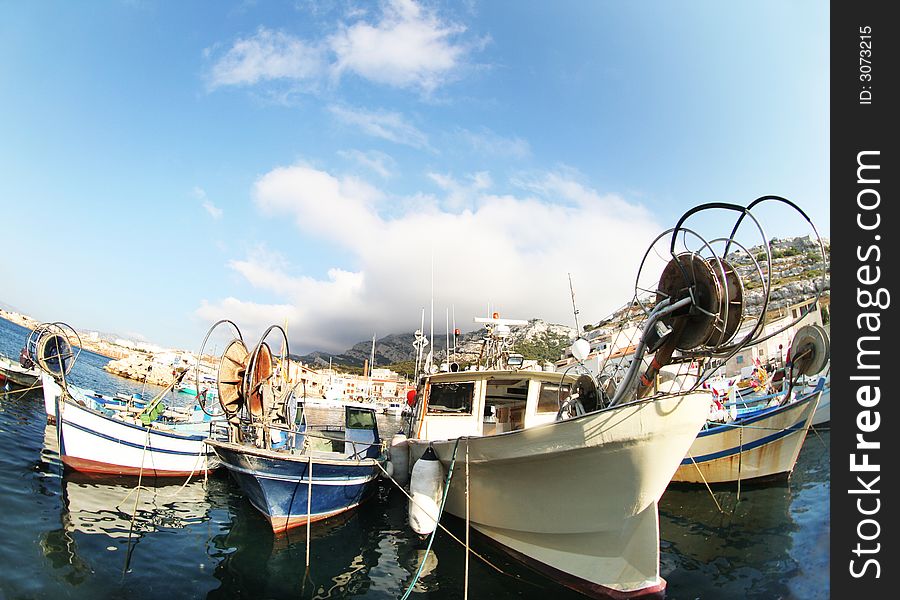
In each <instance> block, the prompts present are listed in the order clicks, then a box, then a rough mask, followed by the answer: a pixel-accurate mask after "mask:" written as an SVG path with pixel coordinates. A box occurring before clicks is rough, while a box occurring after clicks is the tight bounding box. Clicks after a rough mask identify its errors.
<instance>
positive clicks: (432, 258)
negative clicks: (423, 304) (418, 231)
mask: <svg viewBox="0 0 900 600" xmlns="http://www.w3.org/2000/svg"><path fill="white" fill-rule="evenodd" d="M428 339H429V340H431V341H432V342H434V247H432V248H431V334H430V335H429V336H428ZM428 355H429V357H430V358H431V360H426V361H425V364H426V365H427V366H428V370H429V371H431V365H432V364H433V363H434V345H432V346H431V349H430V350H429V351H428Z"/></svg>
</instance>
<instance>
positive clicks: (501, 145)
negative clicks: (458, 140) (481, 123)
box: [460, 128, 531, 158]
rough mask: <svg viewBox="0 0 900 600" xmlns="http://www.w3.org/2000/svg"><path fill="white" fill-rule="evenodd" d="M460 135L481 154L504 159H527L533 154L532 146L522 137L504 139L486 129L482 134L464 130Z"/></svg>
mask: <svg viewBox="0 0 900 600" xmlns="http://www.w3.org/2000/svg"><path fill="white" fill-rule="evenodd" d="M460 135H461V136H462V138H463V139H464V140H465V141H466V142H467V143H468V144H469V145H470V146H471V147H472V149H473V150H475V151H476V152H478V153H479V154H484V155H487V156H499V157H504V158H526V157H527V156H529V155H530V154H531V146H530V145H529V144H528V142H527V141H526V140H524V139H522V138H520V137H504V136H502V135H499V134H497V133H494V132H493V131H491V130H490V129H486V128H485V129H482V130H481V131H480V132H475V131H469V130H468V129H462V130H460Z"/></svg>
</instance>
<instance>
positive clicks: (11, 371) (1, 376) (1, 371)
mask: <svg viewBox="0 0 900 600" xmlns="http://www.w3.org/2000/svg"><path fill="white" fill-rule="evenodd" d="M7 383H9V384H11V385H15V386H18V387H40V383H41V376H40V373H39V372H38V371H36V370H34V369H26V368H24V367H22V366H20V365H18V364H16V363H14V362H12V361H11V360H9V359H7V358H5V357H0V385H6V384H7Z"/></svg>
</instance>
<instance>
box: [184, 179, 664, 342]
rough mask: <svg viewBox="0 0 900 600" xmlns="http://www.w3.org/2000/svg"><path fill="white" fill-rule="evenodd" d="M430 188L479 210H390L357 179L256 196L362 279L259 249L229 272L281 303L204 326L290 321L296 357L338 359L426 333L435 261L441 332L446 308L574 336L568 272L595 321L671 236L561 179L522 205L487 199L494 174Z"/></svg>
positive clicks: (436, 203) (435, 203) (615, 200)
mask: <svg viewBox="0 0 900 600" xmlns="http://www.w3.org/2000/svg"><path fill="white" fill-rule="evenodd" d="M432 180H433V181H435V182H437V183H440V182H443V184H444V189H445V190H446V192H447V194H448V195H451V194H452V193H453V186H454V185H456V186H464V187H466V188H467V189H468V193H469V194H470V195H471V197H472V202H471V204H470V205H469V206H468V207H464V208H461V209H459V210H451V209H449V208H446V207H444V205H445V204H447V203H448V201H447V199H446V198H434V197H432V196H428V195H425V194H420V195H417V196H416V197H414V198H403V199H399V200H398V201H397V202H396V203H395V202H394V200H393V199H392V200H391V202H390V206H388V203H387V202H386V199H385V194H384V193H382V192H380V191H379V190H377V189H376V188H375V187H373V186H371V185H369V184H367V183H366V182H363V181H360V180H357V179H353V178H341V177H337V176H334V175H332V174H330V173H327V172H325V171H321V170H317V169H314V168H312V167H309V166H306V165H296V166H291V167H282V168H278V169H274V170H272V171H271V172H269V173H267V174H266V175H264V176H263V177H261V178H260V180H259V181H258V182H257V184H256V189H255V202H256V204H257V205H258V206H259V207H260V208H261V209H263V210H264V211H265V212H266V213H268V214H272V215H274V216H279V215H280V216H289V217H292V218H294V219H295V221H296V223H297V227H298V229H299V230H300V231H301V233H302V234H304V235H309V234H314V235H317V236H320V237H322V238H323V239H325V240H326V241H327V242H329V243H331V244H337V245H338V246H340V247H341V248H342V249H343V250H344V251H346V252H347V253H348V254H349V255H351V256H352V260H353V264H354V270H353V271H347V270H342V269H339V268H337V266H336V265H332V269H331V270H330V271H328V274H327V277H323V278H313V277H309V276H305V275H304V276H296V275H291V274H290V273H289V272H288V271H289V269H288V266H287V263H286V261H284V259H283V258H281V257H279V256H277V255H272V254H271V253H267V252H264V251H259V250H257V251H254V252H253V253H251V255H250V256H249V257H248V258H246V259H243V260H237V261H233V262H232V263H231V267H232V268H233V269H234V270H235V271H236V272H237V273H239V274H240V275H241V276H242V277H243V278H244V279H245V280H246V281H247V282H248V283H249V284H251V285H252V286H254V287H256V288H257V289H259V290H260V293H268V294H275V295H276V297H277V298H279V302H278V303H277V304H272V305H267V304H254V303H253V302H249V301H244V300H238V299H235V298H227V299H225V300H223V301H221V302H218V303H215V304H204V305H203V306H202V307H201V308H200V309H199V310H198V315H200V316H201V317H203V318H206V319H213V318H215V317H221V316H229V317H232V318H234V319H235V320H237V321H238V322H239V324H241V323H242V322H246V323H248V324H253V325H254V326H255V327H259V328H261V327H263V326H264V325H265V324H267V323H268V324H271V323H280V322H281V319H284V318H288V319H289V320H290V323H291V325H290V331H291V336H292V343H293V349H294V350H295V351H300V352H306V351H309V350H313V349H325V350H332V351H341V350H344V349H346V348H347V347H349V346H350V345H351V344H353V343H355V342H357V341H359V340H360V339H362V338H363V337H365V332H370V331H373V330H374V331H377V332H378V335H379V336H381V335H386V334H388V333H395V332H404V331H412V330H413V329H415V328H416V327H417V326H418V318H419V314H420V310H421V307H422V306H426V305H428V303H429V299H430V296H431V261H432V253H433V256H434V268H435V276H434V277H435V278H434V286H435V290H434V291H435V307H436V309H437V313H438V315H436V322H437V323H438V324H440V325H441V326H440V327H436V329H438V330H442V327H443V324H442V313H443V312H444V310H445V308H446V307H448V306H450V305H453V306H454V307H455V310H456V315H457V324H458V325H461V326H462V327H463V328H464V329H471V328H473V327H474V325H472V324H471V323H472V322H471V319H472V318H473V317H476V316H483V315H482V313H483V312H484V311H485V306H486V305H487V303H488V302H491V303H492V305H493V306H494V307H495V308H496V309H497V310H500V311H501V313H502V314H503V315H504V316H507V317H511V318H531V317H540V318H545V319H548V320H551V321H555V322H560V323H566V324H571V323H572V316H571V301H570V298H569V287H568V277H567V274H568V273H571V274H572V278H573V281H574V283H575V290H576V293H577V295H578V302H579V310H580V311H581V314H582V315H583V316H582V320H583V321H585V322H587V321H590V320H595V321H596V320H599V319H600V318H602V317H604V316H606V314H607V313H608V312H609V311H611V310H612V309H613V308H616V307H618V306H620V305H621V304H622V303H624V302H626V301H628V300H629V299H630V297H631V294H632V286H633V284H634V277H635V274H636V269H637V266H638V262H639V260H640V257H641V255H642V253H643V251H644V249H645V248H646V246H647V244H648V243H649V242H650V241H651V240H652V238H653V237H654V236H655V235H656V234H657V233H659V232H660V231H661V227H659V226H658V225H657V224H656V223H655V222H654V220H653V217H652V215H651V214H650V213H649V212H648V211H646V210H645V209H644V208H643V207H641V206H637V205H633V204H630V203H628V202H626V201H625V200H623V199H622V198H619V197H617V196H614V195H604V194H600V193H599V192H597V191H596V190H593V189H591V188H590V187H589V186H587V185H585V184H583V183H581V182H578V181H576V180H574V179H573V178H572V177H571V174H568V173H565V172H555V173H544V174H540V175H534V176H532V177H531V178H530V179H529V180H528V181H529V186H530V188H531V189H530V190H529V192H528V193H526V194H525V195H521V196H519V195H515V196H514V195H496V194H490V193H488V191H489V187H488V186H489V185H491V181H490V176H489V175H488V174H486V173H477V174H473V175H470V176H468V177H467V178H465V179H464V183H459V182H457V181H456V179H454V178H452V177H450V176H447V175H443V176H433V177H432ZM544 195H547V197H548V198H549V197H553V200H552V201H548V200H546V199H544V198H543V196H544ZM398 205H401V206H404V207H405V210H404V211H398V210H397V208H396V207H397V206H398ZM388 209H390V214H391V216H385V215H386V214H388Z"/></svg>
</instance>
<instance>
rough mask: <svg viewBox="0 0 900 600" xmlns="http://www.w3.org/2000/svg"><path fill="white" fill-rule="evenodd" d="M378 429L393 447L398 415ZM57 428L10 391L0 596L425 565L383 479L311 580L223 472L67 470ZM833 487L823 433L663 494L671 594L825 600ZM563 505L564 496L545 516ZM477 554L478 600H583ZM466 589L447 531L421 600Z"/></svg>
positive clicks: (102, 375)
mask: <svg viewBox="0 0 900 600" xmlns="http://www.w3.org/2000/svg"><path fill="white" fill-rule="evenodd" d="M28 333H29V331H28V330H27V329H23V328H22V327H19V326H17V325H14V324H12V323H9V322H7V321H5V320H2V319H0V351H2V352H3V353H4V354H6V355H7V356H9V357H11V358H13V359H16V358H17V357H18V355H19V350H20V349H21V347H22V345H23V344H24V342H25V338H26V337H27V335H28ZM107 361H108V359H107V358H105V357H102V356H99V355H96V354H92V353H90V352H83V353H82V354H81V356H80V357H79V359H78V361H77V363H76V364H75V367H74V368H73V370H72V373H71V375H70V379H71V381H72V382H73V383H75V384H77V385H80V386H82V387H87V388H91V389H94V390H96V391H98V392H102V393H109V394H111V393H114V392H116V391H124V392H127V393H129V394H130V393H134V392H141V391H143V392H144V394H145V396H149V395H152V394H154V393H157V392H158V391H160V388H156V387H151V386H142V385H141V384H140V383H136V382H133V381H128V380H125V379H121V378H118V377H115V376H113V375H109V374H107V373H106V372H105V371H103V370H102V367H103V365H104V364H105V363H106V362H107ZM334 418H335V420H336V422H337V421H339V420H340V414H336V415H335V416H334ZM379 420H380V423H379V429H380V430H381V431H382V435H383V436H385V437H387V438H388V439H389V438H390V436H391V435H392V434H393V433H394V432H395V431H396V430H397V428H398V426H399V424H400V421H399V419H398V418H395V417H387V416H382V415H379ZM53 431H54V430H53V428H52V427H51V426H47V425H46V419H45V416H44V411H43V401H42V395H41V392H40V390H37V391H30V392H25V393H19V392H17V391H16V390H10V391H8V392H4V390H3V389H2V388H0V518H2V519H3V523H4V527H3V535H2V537H0V540H2V541H0V566H2V570H0V598H122V599H125V598H127V599H128V600H137V599H142V598H165V599H166V600H174V599H176V598H204V597H206V598H289V597H290V598H361V597H365V598H385V599H387V598H398V597H400V596H402V595H403V593H404V592H405V591H406V589H407V587H408V586H409V585H411V584H412V582H413V577H414V574H415V573H416V571H417V569H418V568H419V565H420V563H421V561H422V559H423V557H424V556H425V545H426V544H425V542H423V541H422V540H420V539H419V538H418V537H417V536H416V535H415V534H413V533H412V532H411V531H410V529H409V527H407V525H406V499H405V497H404V496H403V495H402V494H400V493H398V492H397V490H391V489H390V486H389V485H388V484H384V485H383V486H382V488H381V489H380V490H379V493H378V494H377V495H376V496H375V497H374V498H373V499H371V500H369V501H368V502H366V503H364V504H363V505H362V506H360V507H359V508H358V509H357V510H355V511H352V512H350V513H348V514H346V515H344V516H342V517H339V518H336V519H333V520H328V521H325V522H322V523H315V524H313V526H312V527H311V529H310V561H309V562H310V568H309V570H308V571H307V570H306V568H305V564H306V528H305V527H299V528H297V529H294V530H292V531H290V532H288V533H287V534H282V535H278V536H276V535H274V534H273V533H272V532H271V530H270V528H269V524H268V522H267V521H266V520H265V519H264V518H263V517H262V515H260V514H259V513H258V512H257V511H256V510H255V509H254V508H253V507H252V506H251V505H250V504H249V502H247V501H246V500H245V499H244V498H243V497H242V496H241V492H240V489H239V488H238V487H237V486H236V485H235V484H234V483H233V482H232V481H230V480H229V478H228V477H227V476H225V475H216V476H212V477H210V478H208V479H204V478H198V477H195V478H193V479H192V480H190V481H185V480H183V479H178V480H177V481H173V482H165V483H163V482H161V481H158V480H157V481H154V480H152V479H147V478H145V479H144V480H143V481H142V484H143V485H142V486H141V488H140V489H138V488H137V480H136V478H118V479H110V478H104V479H95V478H90V477H86V476H83V475H78V474H73V473H68V472H66V473H64V472H63V470H62V466H61V464H60V461H59V456H58V454H57V452H56V449H55V447H54V443H53V440H54V437H55V436H54V435H53ZM829 488H830V477H829V433H828V431H827V430H825V431H819V432H810V433H809V434H808V436H807V439H806V442H805V444H804V447H803V450H802V452H801V454H800V459H799V461H798V463H797V467H796V469H795V471H794V474H793V476H792V478H791V480H790V482H783V483H778V484H774V485H766V486H753V487H749V486H746V485H745V486H743V488H742V489H741V490H740V494H738V490H737V488H736V486H734V487H727V488H724V489H718V490H716V496H715V500H716V501H717V502H718V506H717V504H716V501H714V499H713V497H712V496H711V495H710V493H709V492H708V491H707V490H706V489H705V488H703V487H699V488H697V487H694V488H679V489H670V490H669V491H667V492H666V493H665V495H664V496H663V498H662V501H661V502H660V507H659V512H660V528H661V538H662V539H661V541H660V547H661V561H660V567H661V572H662V575H663V577H664V578H665V579H666V580H667V581H668V582H669V586H668V592H667V598H669V599H673V600H692V599H695V598H703V599H718V598H758V599H771V598H782V599H793V598H796V599H815V598H828V596H829V585H828V568H829V555H828V535H829V502H828V496H829ZM598 493H600V492H599V491H598ZM565 503H566V497H565V490H560V497H559V505H558V506H557V507H555V508H554V507H548V510H560V511H564V510H565ZM451 529H452V527H451ZM457 533H458V534H459V533H461V532H460V531H459V529H458V527H457ZM474 550H475V551H477V552H478V553H479V554H480V555H481V556H482V557H483V558H484V559H486V560H488V561H490V563H491V566H489V565H487V564H486V563H485V562H483V561H482V559H480V558H478V557H476V556H474V555H470V557H469V581H468V587H469V597H470V598H473V599H479V598H491V599H492V600H499V599H502V598H520V599H526V600H527V599H534V600H538V599H539V600H547V598H554V599H556V598H560V599H575V598H580V597H581V596H579V595H578V594H575V593H574V592H571V591H569V590H567V589H565V588H563V587H561V586H559V585H557V584H555V583H553V582H551V581H548V580H547V579H544V578H543V577H541V576H539V575H536V574H534V573H532V572H531V571H529V570H528V569H526V568H524V567H522V566H520V565H518V564H517V563H515V562H513V561H511V560H510V559H509V558H508V557H507V556H506V555H505V554H503V553H502V552H500V551H497V550H495V549H493V548H492V547H490V546H481V545H475V546H474ZM464 587H465V552H464V549H463V548H462V547H461V546H460V545H459V544H458V543H457V542H455V541H453V540H452V539H451V538H450V537H449V536H448V535H446V534H445V533H444V532H439V533H438V535H437V537H436V539H435V542H434V545H433V547H432V552H431V553H430V554H429V555H428V557H427V560H426V562H425V566H424V568H423V569H422V576H421V577H420V579H419V580H418V582H417V583H416V584H415V589H414V591H413V594H412V596H411V597H413V598H429V599H434V600H438V599H457V598H461V597H462V595H463V590H464Z"/></svg>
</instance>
